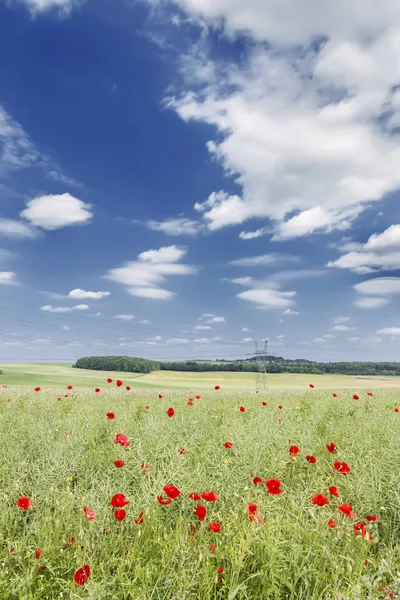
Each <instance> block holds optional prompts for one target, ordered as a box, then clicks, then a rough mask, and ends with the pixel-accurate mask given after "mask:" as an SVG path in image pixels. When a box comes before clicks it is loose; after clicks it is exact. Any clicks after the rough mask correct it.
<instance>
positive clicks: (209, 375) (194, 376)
mask: <svg viewBox="0 0 400 600" xmlns="http://www.w3.org/2000/svg"><path fill="white" fill-rule="evenodd" d="M0 368H1V369H2V371H3V375H0V384H1V382H4V383H5V384H7V385H9V386H18V387H20V386H21V387H31V388H32V387H37V386H46V387H53V388H57V387H61V388H62V387H63V386H65V384H66V382H68V383H70V384H71V385H74V387H78V388H94V387H96V386H97V385H99V384H101V383H102V382H103V381H105V380H106V379H107V377H108V376H109V377H111V378H114V379H115V378H118V377H120V376H122V375H123V379H124V381H126V383H127V384H129V385H130V386H131V387H132V389H145V388H148V389H151V388H153V389H160V390H163V389H184V390H189V391H190V390H196V389H209V388H210V386H211V387H213V385H214V384H215V383H216V382H217V383H221V382H222V383H223V385H224V387H225V388H228V387H229V388H232V389H239V388H240V389H243V390H255V383H256V374H255V373H232V372H230V373H229V372H214V373H213V372H205V373H187V372H174V371H156V372H153V373H149V374H147V375H142V374H140V373H139V374H136V373H122V374H121V373H116V372H104V371H89V370H85V369H74V368H73V367H72V365H68V364H49V363H9V364H3V365H0ZM311 380H312V381H313V382H314V383H315V385H316V386H317V387H318V388H319V389H332V390H335V389H340V388H365V389H366V388H368V389H369V388H371V389H378V388H397V387H400V377H361V376H347V375H303V374H298V375H297V374H291V373H281V374H270V375H267V381H268V386H269V387H271V388H277V389H278V388H293V389H296V388H297V389H303V388H304V387H305V386H307V385H308V383H309V382H310V381H311Z"/></svg>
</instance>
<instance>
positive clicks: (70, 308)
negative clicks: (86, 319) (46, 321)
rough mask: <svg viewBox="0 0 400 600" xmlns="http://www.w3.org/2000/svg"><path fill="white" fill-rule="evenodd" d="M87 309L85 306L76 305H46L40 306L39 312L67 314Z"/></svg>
mask: <svg viewBox="0 0 400 600" xmlns="http://www.w3.org/2000/svg"><path fill="white" fill-rule="evenodd" d="M88 308H89V306H88V305H87V304H77V305H76V306H51V305H50V304H46V305H45V306H41V307H40V310H42V311H44V312H52V313H69V312H72V311H74V310H88Z"/></svg>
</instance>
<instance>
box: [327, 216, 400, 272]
mask: <svg viewBox="0 0 400 600" xmlns="http://www.w3.org/2000/svg"><path fill="white" fill-rule="evenodd" d="M347 248H348V249H349V250H350V251H349V252H348V253H347V254H343V255H342V256H340V257H339V258H338V259H337V260H334V261H330V262H329V263H328V265H327V266H328V267H336V268H338V269H349V270H351V271H354V272H355V273H373V272H376V271H383V270H385V271H394V270H397V269H400V225H391V226H390V227H389V228H388V229H386V230H385V231H383V232H382V233H374V234H373V235H371V236H370V238H369V239H368V241H367V242H366V243H365V244H360V243H358V244H357V243H352V244H351V245H350V247H349V245H347Z"/></svg>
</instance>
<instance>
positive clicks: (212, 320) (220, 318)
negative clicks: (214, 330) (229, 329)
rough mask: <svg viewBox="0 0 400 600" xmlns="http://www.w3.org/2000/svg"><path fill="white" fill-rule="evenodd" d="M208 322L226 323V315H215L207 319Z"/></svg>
mask: <svg viewBox="0 0 400 600" xmlns="http://www.w3.org/2000/svg"><path fill="white" fill-rule="evenodd" d="M207 323H225V318H224V317H213V318H212V319H209V321H207Z"/></svg>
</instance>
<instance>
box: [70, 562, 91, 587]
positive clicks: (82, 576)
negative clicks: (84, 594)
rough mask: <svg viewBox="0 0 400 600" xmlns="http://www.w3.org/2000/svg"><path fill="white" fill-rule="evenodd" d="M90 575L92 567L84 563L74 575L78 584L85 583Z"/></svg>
mask: <svg viewBox="0 0 400 600" xmlns="http://www.w3.org/2000/svg"><path fill="white" fill-rule="evenodd" d="M89 577H90V567H89V565H84V566H83V567H81V568H80V569H78V570H77V571H76V573H75V575H74V581H75V583H76V584H77V585H85V583H86V582H87V580H88V579H89Z"/></svg>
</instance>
